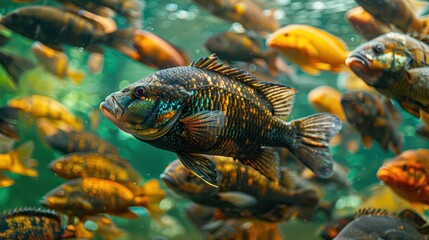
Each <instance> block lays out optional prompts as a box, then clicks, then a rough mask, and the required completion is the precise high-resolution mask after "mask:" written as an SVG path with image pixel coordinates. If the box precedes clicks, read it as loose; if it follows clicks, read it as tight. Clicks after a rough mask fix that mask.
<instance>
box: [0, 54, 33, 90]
mask: <svg viewBox="0 0 429 240" xmlns="http://www.w3.org/2000/svg"><path fill="white" fill-rule="evenodd" d="M0 64H1V65H2V66H3V68H4V69H5V70H6V72H7V75H8V76H9V77H10V79H12V81H13V82H14V83H15V84H18V82H19V79H20V78H21V76H22V74H24V73H25V72H26V71H28V70H30V69H32V68H35V67H36V65H35V64H34V63H33V62H31V61H30V60H28V59H26V58H23V57H21V56H18V55H15V54H12V53H7V52H5V51H3V50H0Z"/></svg>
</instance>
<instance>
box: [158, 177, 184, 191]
mask: <svg viewBox="0 0 429 240" xmlns="http://www.w3.org/2000/svg"><path fill="white" fill-rule="evenodd" d="M159 177H160V178H161V180H162V181H163V182H164V183H165V185H167V187H168V188H171V189H177V188H178V187H179V185H178V184H177V182H176V181H175V178H174V177H173V176H171V175H170V174H168V173H161V175H160V176H159Z"/></svg>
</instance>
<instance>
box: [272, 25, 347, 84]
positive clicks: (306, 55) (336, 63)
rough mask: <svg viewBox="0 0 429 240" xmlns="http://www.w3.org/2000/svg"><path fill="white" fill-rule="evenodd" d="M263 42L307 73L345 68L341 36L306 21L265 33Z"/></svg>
mask: <svg viewBox="0 0 429 240" xmlns="http://www.w3.org/2000/svg"><path fill="white" fill-rule="evenodd" d="M267 46H268V47H270V48H274V49H276V50H277V51H279V52H280V54H282V55H283V56H284V57H286V58H287V59H288V60H289V61H291V62H293V63H295V64H297V65H298V66H299V67H300V68H301V69H302V70H303V71H304V72H306V73H308V74H312V75H318V74H319V73H320V71H332V72H334V73H338V72H342V71H344V70H345V69H346V68H345V64H344V62H345V60H346V58H347V46H346V44H345V43H344V42H343V40H341V39H340V38H338V37H336V36H334V35H332V34H330V33H328V32H325V31H323V30H321V29H318V28H315V27H312V26H309V25H300V24H290V25H287V26H285V27H282V28H280V29H278V30H276V31H275V32H273V33H272V34H271V35H270V36H269V37H268V39H267Z"/></svg>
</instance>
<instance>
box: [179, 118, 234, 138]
mask: <svg viewBox="0 0 429 240" xmlns="http://www.w3.org/2000/svg"><path fill="white" fill-rule="evenodd" d="M180 121H181V122H182V123H183V124H184V125H185V128H186V137H187V138H188V139H189V141H191V142H194V143H195V144H196V145H200V144H214V143H216V141H217V138H218V136H219V135H220V131H221V130H222V129H223V127H224V126H225V123H226V115H225V113H224V112H222V111H220V110H216V111H208V110H207V111H201V112H198V113H195V114H193V115H190V116H188V117H186V118H184V119H181V120H180Z"/></svg>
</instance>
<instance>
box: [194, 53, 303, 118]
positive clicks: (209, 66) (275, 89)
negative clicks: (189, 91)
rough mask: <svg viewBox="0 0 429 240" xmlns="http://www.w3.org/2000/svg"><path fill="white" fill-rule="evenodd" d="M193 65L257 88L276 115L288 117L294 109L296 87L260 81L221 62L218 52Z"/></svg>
mask: <svg viewBox="0 0 429 240" xmlns="http://www.w3.org/2000/svg"><path fill="white" fill-rule="evenodd" d="M191 66H192V67H196V68H200V69H204V70H209V71H212V72H216V73H218V74H222V75H224V76H227V77H229V78H232V79H234V80H237V81H240V82H242V83H243V84H246V85H248V86H249V87H251V88H253V89H255V90H256V91H257V92H258V93H259V94H261V95H262V96H263V97H264V98H265V99H267V101H268V102H269V103H270V105H271V106H270V107H269V109H270V111H271V113H272V114H273V115H274V116H276V117H285V118H286V117H287V116H288V115H289V114H290V112H291V111H292V107H293V104H294V102H295V93H296V92H297V90H296V89H294V88H291V87H288V86H284V85H281V84H277V83H270V82H263V81H259V80H258V79H257V78H256V77H255V76H253V75H252V74H251V73H249V72H247V71H244V70H241V69H238V68H234V67H231V66H228V65H225V64H223V63H221V62H220V60H219V58H218V57H217V56H216V54H212V55H210V56H208V57H206V58H200V59H199V60H198V61H197V62H192V64H191Z"/></svg>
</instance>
